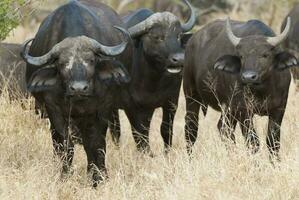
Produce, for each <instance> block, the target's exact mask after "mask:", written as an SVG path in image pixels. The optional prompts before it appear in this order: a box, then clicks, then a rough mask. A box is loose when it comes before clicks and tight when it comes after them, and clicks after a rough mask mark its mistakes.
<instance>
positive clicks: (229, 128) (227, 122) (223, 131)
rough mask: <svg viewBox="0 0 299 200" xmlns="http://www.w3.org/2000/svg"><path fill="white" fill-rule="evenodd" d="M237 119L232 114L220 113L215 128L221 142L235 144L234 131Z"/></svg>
mask: <svg viewBox="0 0 299 200" xmlns="http://www.w3.org/2000/svg"><path fill="white" fill-rule="evenodd" d="M236 125H237V119H236V118H235V115H234V114H232V113H222V114H221V117H220V119H219V121H218V124H217V128H218V130H219V133H220V137H221V139H222V140H223V141H226V140H228V141H231V142H233V143H236V139H235V134H234V131H235V129H236Z"/></svg>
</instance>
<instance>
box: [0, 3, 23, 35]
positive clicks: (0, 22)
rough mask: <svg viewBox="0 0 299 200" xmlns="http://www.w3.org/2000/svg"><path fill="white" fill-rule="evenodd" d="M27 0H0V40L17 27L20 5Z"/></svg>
mask: <svg viewBox="0 0 299 200" xmlns="http://www.w3.org/2000/svg"><path fill="white" fill-rule="evenodd" d="M25 3H26V1H25V0H1V1H0V40H3V39H5V37H6V36H7V35H8V34H9V32H10V31H11V30H12V29H14V28H15V27H17V25H18V23H19V19H20V15H19V14H20V13H19V10H20V7H21V6H23V5H24V4H25Z"/></svg>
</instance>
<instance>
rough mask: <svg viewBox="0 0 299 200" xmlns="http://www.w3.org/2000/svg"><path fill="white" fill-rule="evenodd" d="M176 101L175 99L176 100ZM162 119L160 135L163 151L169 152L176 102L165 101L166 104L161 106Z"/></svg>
mask: <svg viewBox="0 0 299 200" xmlns="http://www.w3.org/2000/svg"><path fill="white" fill-rule="evenodd" d="M176 102H177V101H176ZM162 110H163V119H162V124H161V128H160V129H161V135H162V138H163V141H164V149H165V153H167V152H169V149H170V148H171V146H172V136H173V120H174V116H175V113H176V110H177V103H173V102H171V101H169V102H167V105H165V106H163V107H162Z"/></svg>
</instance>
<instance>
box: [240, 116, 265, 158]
mask: <svg viewBox="0 0 299 200" xmlns="http://www.w3.org/2000/svg"><path fill="white" fill-rule="evenodd" d="M240 126H241V131H242V135H243V136H244V138H245V143H246V146H247V147H248V149H250V150H251V152H252V153H256V152H258V150H259V147H260V141H259V137H258V136H257V134H256V131H255V129H254V125H253V116H252V115H242V116H241V120H240Z"/></svg>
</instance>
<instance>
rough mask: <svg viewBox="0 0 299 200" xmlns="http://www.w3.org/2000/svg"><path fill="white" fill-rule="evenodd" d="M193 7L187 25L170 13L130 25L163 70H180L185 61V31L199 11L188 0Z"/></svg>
mask: <svg viewBox="0 0 299 200" xmlns="http://www.w3.org/2000/svg"><path fill="white" fill-rule="evenodd" d="M184 1H185V3H186V4H187V5H188V7H189V9H190V10H191V17H190V19H189V20H188V22H186V23H185V24H181V23H180V21H179V19H178V18H177V17H176V16H175V15H173V14H172V13H169V12H162V13H155V14H153V15H151V16H150V17H148V18H147V19H146V20H144V21H142V22H140V23H138V24H136V25H135V26H133V27H131V28H129V33H130V35H131V37H132V38H135V39H136V38H138V39H140V40H141V43H142V47H143V54H144V55H145V57H146V59H147V60H148V61H149V62H150V63H151V64H152V65H153V66H155V67H156V69H158V70H160V71H165V70H166V71H168V72H169V73H179V72H181V70H182V67H183V64H184V50H183V46H184V43H182V41H185V42H186V41H187V40H184V39H183V38H185V36H184V33H185V32H188V31H190V30H191V29H192V28H193V26H194V24H195V19H196V16H195V10H194V8H193V7H192V6H191V4H190V3H189V2H188V1H187V0H184Z"/></svg>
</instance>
